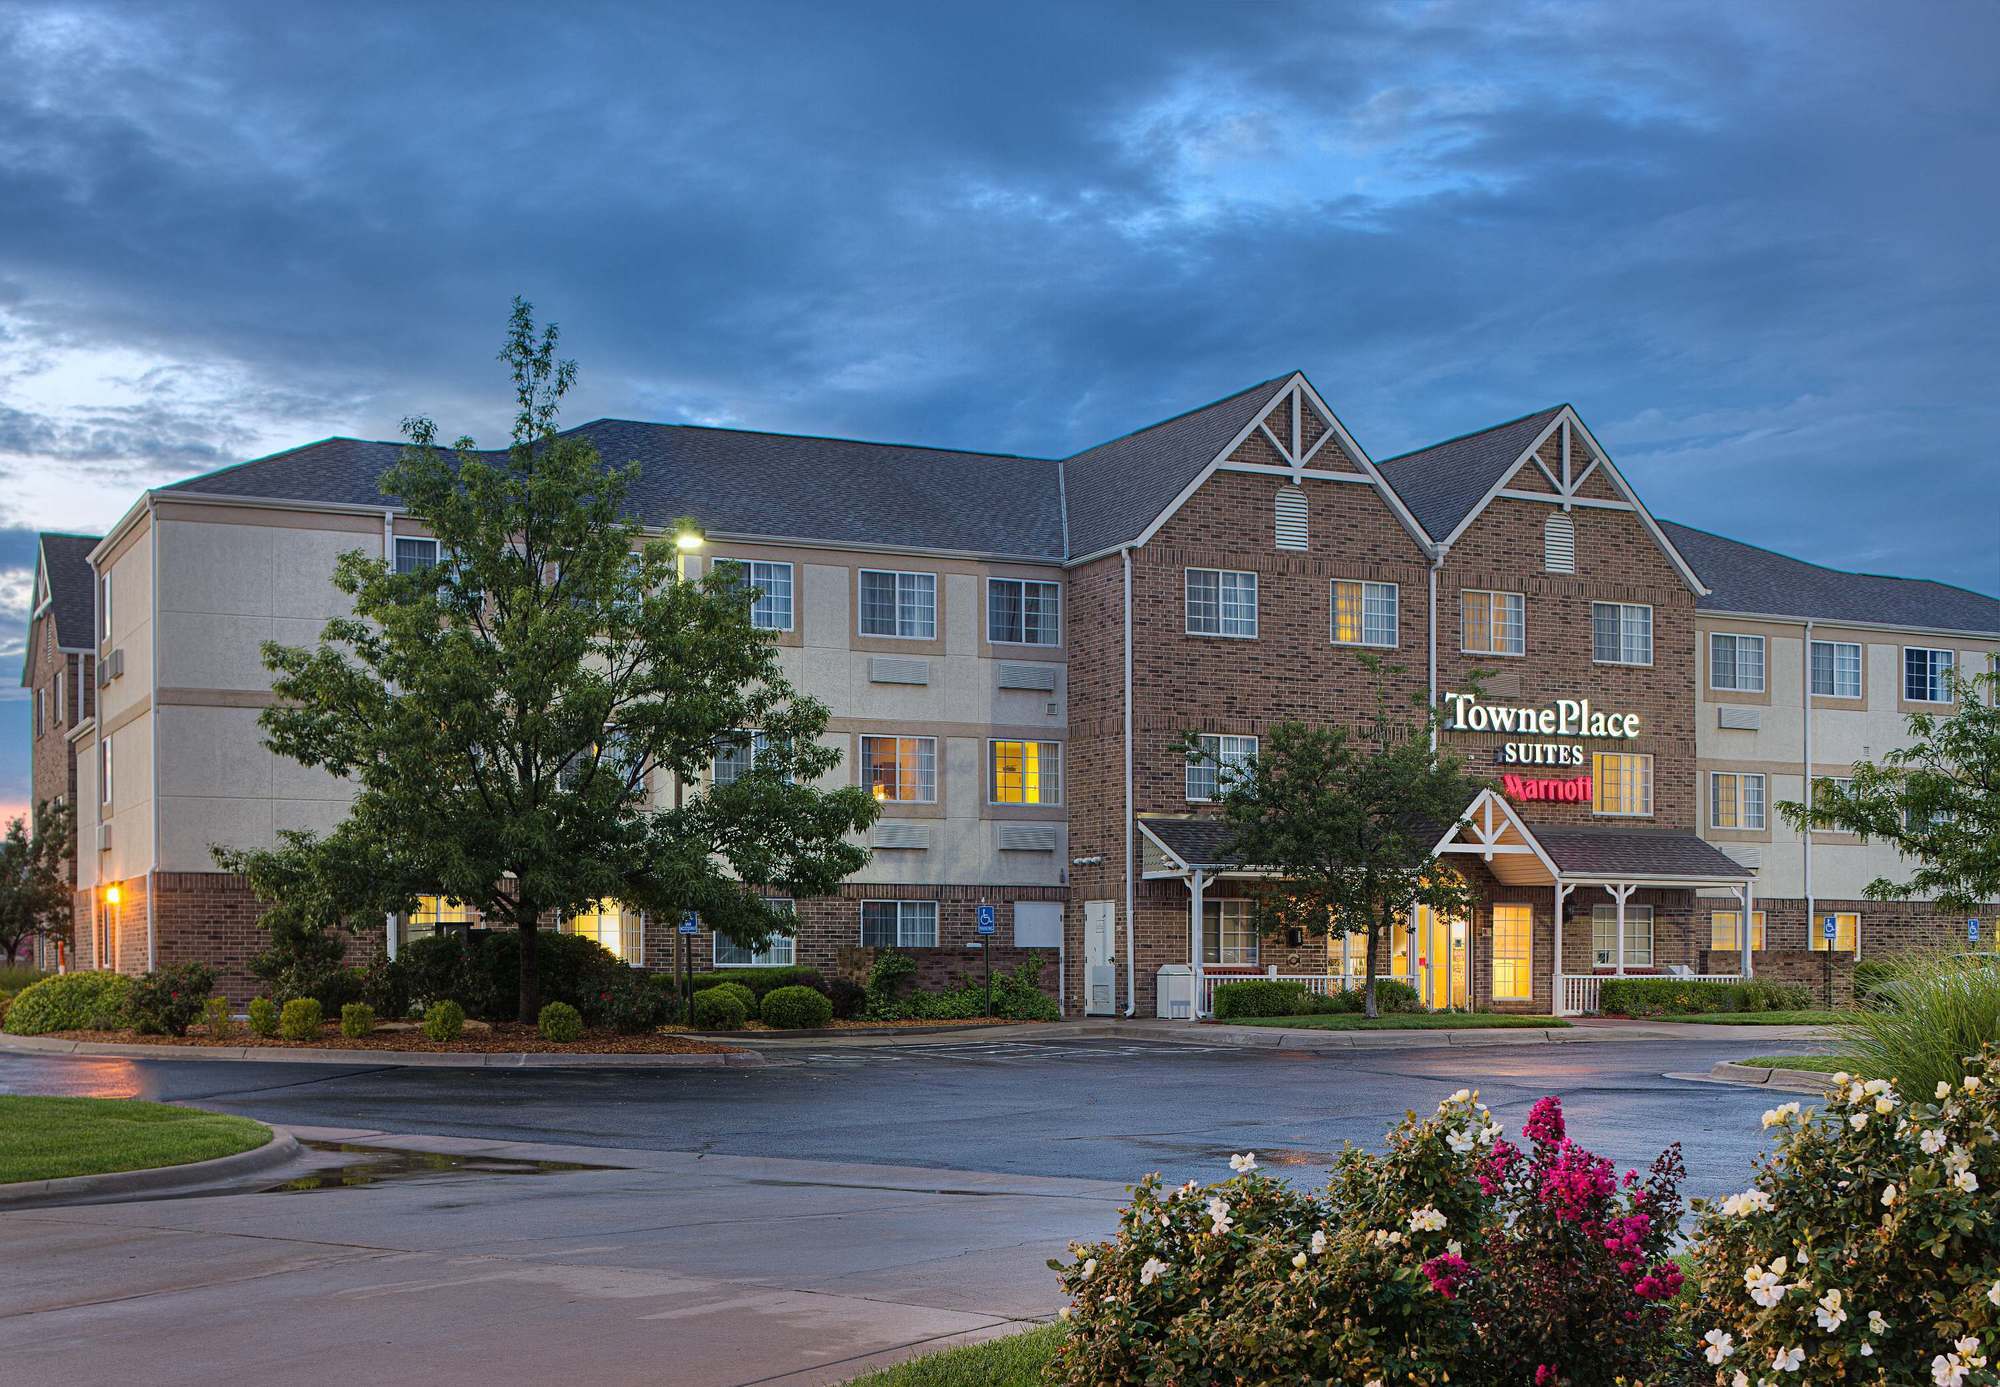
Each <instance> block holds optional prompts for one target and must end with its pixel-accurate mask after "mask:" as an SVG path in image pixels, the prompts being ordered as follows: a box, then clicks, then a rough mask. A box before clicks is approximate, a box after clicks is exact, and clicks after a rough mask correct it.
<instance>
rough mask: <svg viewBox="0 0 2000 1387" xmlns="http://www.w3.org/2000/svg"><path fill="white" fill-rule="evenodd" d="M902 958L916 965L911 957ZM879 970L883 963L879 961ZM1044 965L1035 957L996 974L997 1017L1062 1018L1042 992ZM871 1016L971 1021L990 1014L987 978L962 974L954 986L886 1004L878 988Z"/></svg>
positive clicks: (871, 1000) (872, 994) (870, 1003)
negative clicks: (988, 1012) (987, 1006)
mask: <svg viewBox="0 0 2000 1387" xmlns="http://www.w3.org/2000/svg"><path fill="white" fill-rule="evenodd" d="M898 957H899V958H901V959H903V960H904V961H906V962H910V967H911V969H912V971H914V969H915V967H916V965H915V963H914V962H913V961H910V960H909V959H908V956H907V955H898ZM876 963H877V966H878V968H879V966H880V963H881V960H880V959H877V960H876ZM1041 973H1042V964H1041V960H1040V959H1034V958H1031V959H1029V960H1028V961H1027V962H1025V963H1023V964H1021V966H1020V967H1018V968H1010V969H1002V970H1001V971H1000V972H997V973H995V974H994V975H993V1015H994V1017H995V1018H996V1019H1004V1020H1009V1021H1054V1020H1057V1019H1059V1017H1058V1014H1057V1011H1056V1004H1055V999H1054V998H1053V997H1050V996H1049V995H1048V994H1047V993H1046V992H1044V991H1042V985H1041ZM868 1015H870V1016H873V1017H878V1018H880V1019H883V1020H914V1021H969V1020H975V1019H977V1018H979V1017H982V1016H984V1015H986V981H985V975H984V974H983V973H981V974H980V975H978V976H976V977H975V976H967V975H965V974H960V975H959V976H958V977H957V979H956V980H954V982H953V983H952V985H951V986H950V987H947V988H944V989H942V990H940V991H936V992H923V991H915V992H910V993H907V994H902V995H896V996H894V997H892V998H891V999H890V1000H888V1001H882V1000H880V999H879V998H878V994H877V993H876V991H875V990H874V989H872V988H871V989H870V992H869V994H868Z"/></svg>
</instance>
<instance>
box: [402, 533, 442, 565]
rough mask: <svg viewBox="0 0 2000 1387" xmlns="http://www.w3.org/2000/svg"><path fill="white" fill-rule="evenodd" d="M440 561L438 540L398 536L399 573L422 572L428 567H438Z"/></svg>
mask: <svg viewBox="0 0 2000 1387" xmlns="http://www.w3.org/2000/svg"><path fill="white" fill-rule="evenodd" d="M437 562H438V542H437V541H436V540H434V539H410V538H407V537H406V536H403V535H397V536H396V571H397V572H398V573H421V572H423V570H425V569H426V568H436V567H437Z"/></svg>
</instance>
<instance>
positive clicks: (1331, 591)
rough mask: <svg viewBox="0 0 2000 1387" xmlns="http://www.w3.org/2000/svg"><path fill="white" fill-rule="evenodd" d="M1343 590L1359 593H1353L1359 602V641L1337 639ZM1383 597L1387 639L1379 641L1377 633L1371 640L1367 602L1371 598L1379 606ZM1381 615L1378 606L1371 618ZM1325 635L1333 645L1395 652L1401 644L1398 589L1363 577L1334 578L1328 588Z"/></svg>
mask: <svg viewBox="0 0 2000 1387" xmlns="http://www.w3.org/2000/svg"><path fill="white" fill-rule="evenodd" d="M1343 587H1349V588H1356V589H1358V590H1359V591H1357V592H1356V594H1355V596H1356V597H1357V598H1358V599H1359V600H1360V603H1361V606H1360V617H1361V625H1360V632H1361V639H1359V640H1352V641H1347V640H1342V639H1341V638H1340V590H1341V588H1343ZM1384 594H1387V596H1388V603H1389V638H1388V639H1387V640H1382V639H1380V632H1379V631H1378V632H1377V633H1376V635H1375V638H1373V639H1371V638H1370V634H1369V629H1368V627H1369V618H1370V612H1369V602H1370V599H1373V600H1374V601H1376V602H1377V603H1379V602H1380V601H1381V600H1382V597H1383V595H1384ZM1380 614H1381V613H1380V610H1379V607H1378V609H1377V611H1376V612H1375V613H1374V615H1376V616H1380ZM1327 635H1328V637H1329V638H1330V639H1331V640H1332V641H1333V643H1334V644H1335V645H1348V646H1356V647H1366V648H1368V649H1371V650H1394V649H1396V647H1397V646H1399V645H1401V644H1402V642H1403V615H1402V592H1401V590H1400V588H1399V587H1398V586H1397V585H1396V584H1395V583H1377V582H1372V581H1369V580H1367V579H1363V578H1335V579H1333V580H1332V582H1330V583H1329V584H1328V585H1327Z"/></svg>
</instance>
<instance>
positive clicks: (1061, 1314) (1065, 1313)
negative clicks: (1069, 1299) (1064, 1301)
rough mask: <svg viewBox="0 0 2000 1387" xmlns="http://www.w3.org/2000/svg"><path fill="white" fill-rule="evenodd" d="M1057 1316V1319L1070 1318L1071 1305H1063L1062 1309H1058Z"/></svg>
mask: <svg viewBox="0 0 2000 1387" xmlns="http://www.w3.org/2000/svg"><path fill="white" fill-rule="evenodd" d="M1056 1318H1057V1319H1059V1320H1066V1319H1068V1318H1069V1307H1068V1306H1067V1305H1065V1306H1063V1308H1062V1309H1060V1310H1058V1311H1056Z"/></svg>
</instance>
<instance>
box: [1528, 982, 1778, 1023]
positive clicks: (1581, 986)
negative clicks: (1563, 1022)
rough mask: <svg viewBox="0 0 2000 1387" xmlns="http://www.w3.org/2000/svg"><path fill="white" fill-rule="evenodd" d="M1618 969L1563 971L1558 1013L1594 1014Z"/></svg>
mask: <svg viewBox="0 0 2000 1387" xmlns="http://www.w3.org/2000/svg"><path fill="white" fill-rule="evenodd" d="M1624 976H1626V977H1628V978H1658V979H1660V980H1661V981H1663V982H1742V981H1743V975H1742V974H1741V973H1627V974H1625V975H1624ZM1618 977H1619V975H1618V974H1617V973H1565V974H1563V975H1562V987H1561V996H1562V1004H1561V1005H1560V1006H1559V1007H1558V1008H1557V1009H1556V1015H1558V1016H1595V1015H1596V1014H1597V1009H1598V1002H1599V1000H1600V999H1601V998H1602V997H1603V995H1604V984H1605V982H1606V981H1615V980H1616V979H1617V978H1618Z"/></svg>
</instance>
